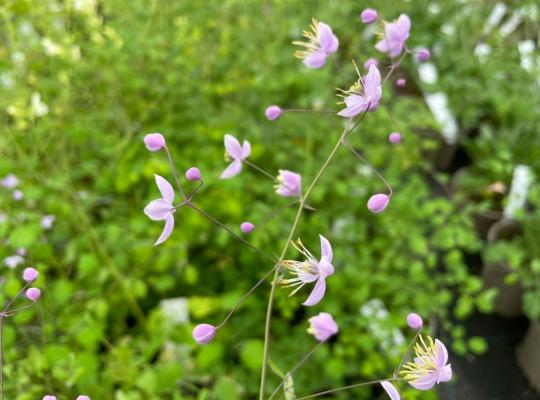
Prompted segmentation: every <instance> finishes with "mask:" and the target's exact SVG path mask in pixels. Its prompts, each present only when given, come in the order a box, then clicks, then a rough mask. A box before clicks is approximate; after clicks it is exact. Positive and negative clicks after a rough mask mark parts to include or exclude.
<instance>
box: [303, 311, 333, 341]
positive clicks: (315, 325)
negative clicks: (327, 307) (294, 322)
mask: <svg viewBox="0 0 540 400" xmlns="http://www.w3.org/2000/svg"><path fill="white" fill-rule="evenodd" d="M308 321H309V324H310V327H309V329H308V332H309V333H311V334H313V335H314V336H315V339H317V340H318V341H320V342H324V341H326V340H328V338H330V337H331V336H333V335H335V334H336V333H337V332H338V326H337V324H336V322H335V321H334V318H332V315H330V314H329V313H325V312H322V313H319V315H316V316H314V317H311V318H310V319H309V320H308Z"/></svg>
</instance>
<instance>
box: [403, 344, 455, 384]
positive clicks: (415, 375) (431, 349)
mask: <svg viewBox="0 0 540 400" xmlns="http://www.w3.org/2000/svg"><path fill="white" fill-rule="evenodd" d="M414 352H415V357H414V362H409V363H407V364H405V365H404V366H403V371H401V372H400V373H401V374H402V375H403V378H404V379H405V380H406V381H408V382H409V384H410V385H411V386H412V387H414V388H415V389H418V390H429V389H431V388H432V387H433V386H434V385H435V384H439V383H440V382H448V381H449V380H450V379H452V368H451V366H450V364H447V362H448V351H447V350H446V347H445V346H444V344H443V343H442V342H441V341H440V340H439V339H435V341H433V339H432V338H431V337H429V336H428V337H427V339H426V340H424V338H423V337H422V336H420V339H419V342H418V343H416V345H415V347H414Z"/></svg>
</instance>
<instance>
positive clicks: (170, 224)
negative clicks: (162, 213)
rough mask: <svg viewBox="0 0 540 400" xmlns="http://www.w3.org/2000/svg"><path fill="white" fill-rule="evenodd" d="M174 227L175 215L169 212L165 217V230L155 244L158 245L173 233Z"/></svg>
mask: <svg viewBox="0 0 540 400" xmlns="http://www.w3.org/2000/svg"><path fill="white" fill-rule="evenodd" d="M173 228H174V217H173V215H172V214H168V215H167V217H166V219H165V227H164V228H163V232H161V235H160V236H159V238H158V240H157V241H156V243H154V246H157V245H159V244H161V243H163V242H164V241H165V240H167V239H168V238H169V236H171V233H172V231H173Z"/></svg>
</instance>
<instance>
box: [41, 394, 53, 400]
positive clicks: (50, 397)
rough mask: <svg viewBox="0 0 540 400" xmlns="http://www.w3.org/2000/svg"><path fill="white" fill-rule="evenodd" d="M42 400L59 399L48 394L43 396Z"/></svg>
mask: <svg viewBox="0 0 540 400" xmlns="http://www.w3.org/2000/svg"><path fill="white" fill-rule="evenodd" d="M42 400H57V399H56V396H53V395H52V394H47V395H45V396H43V399H42Z"/></svg>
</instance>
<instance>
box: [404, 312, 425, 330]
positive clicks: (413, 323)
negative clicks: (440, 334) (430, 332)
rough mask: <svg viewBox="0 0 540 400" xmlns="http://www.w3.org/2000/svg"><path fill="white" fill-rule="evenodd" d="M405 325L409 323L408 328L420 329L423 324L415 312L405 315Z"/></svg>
mask: <svg viewBox="0 0 540 400" xmlns="http://www.w3.org/2000/svg"><path fill="white" fill-rule="evenodd" d="M407 325H409V328H411V329H421V328H422V326H423V325H424V321H422V317H421V316H420V315H418V314H416V313H410V314H409V315H407Z"/></svg>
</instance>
